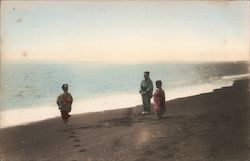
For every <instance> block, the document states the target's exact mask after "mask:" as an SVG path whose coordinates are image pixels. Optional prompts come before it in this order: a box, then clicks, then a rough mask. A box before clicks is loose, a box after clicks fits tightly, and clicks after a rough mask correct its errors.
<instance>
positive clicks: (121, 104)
mask: <svg viewBox="0 0 250 161" xmlns="http://www.w3.org/2000/svg"><path fill="white" fill-rule="evenodd" d="M232 83H233V82H232V81H219V80H218V81H217V82H216V83H205V84H197V85H192V86H184V87H179V88H174V89H171V88H170V89H168V88H166V89H165V92H166V100H172V99H176V98H180V97H187V96H192V95H197V94H201V93H208V92H212V91H213V90H214V89H217V88H221V87H224V86H231V85H232ZM139 104H141V96H140V95H139V93H122V94H116V95H110V96H102V97H96V98H91V99H87V100H75V101H74V103H73V106H72V112H71V114H80V113H88V112H97V111H104V110H111V109H120V108H127V107H134V106H136V105H139ZM58 116H60V112H59V110H58V107H57V106H56V104H55V103H50V104H48V105H44V106H39V107H29V108H19V109H13V110H8V111H2V112H1V128H5V127H10V126H16V125H25V124H28V123H31V122H36V121H41V120H45V119H49V118H55V117H58Z"/></svg>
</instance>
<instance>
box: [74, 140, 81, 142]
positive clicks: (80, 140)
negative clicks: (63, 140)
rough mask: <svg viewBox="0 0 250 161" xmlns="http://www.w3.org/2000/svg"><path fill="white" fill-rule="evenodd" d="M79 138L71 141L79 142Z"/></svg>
mask: <svg viewBox="0 0 250 161" xmlns="http://www.w3.org/2000/svg"><path fill="white" fill-rule="evenodd" d="M80 141H81V140H80V139H74V140H73V142H80Z"/></svg>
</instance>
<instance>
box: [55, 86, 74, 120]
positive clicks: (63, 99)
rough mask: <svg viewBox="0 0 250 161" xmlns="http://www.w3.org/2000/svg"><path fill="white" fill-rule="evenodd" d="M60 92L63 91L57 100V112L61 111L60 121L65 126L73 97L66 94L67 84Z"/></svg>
mask: <svg viewBox="0 0 250 161" xmlns="http://www.w3.org/2000/svg"><path fill="white" fill-rule="evenodd" d="M62 90H63V91H64V92H63V94H61V95H59V96H58V98H57V105H58V107H59V110H60V111H61V115H62V119H63V122H64V124H65V125H66V124H67V122H68V119H69V118H70V116H71V115H69V113H70V111H71V105H72V102H73V97H72V96H71V94H70V93H69V92H68V84H63V86H62Z"/></svg>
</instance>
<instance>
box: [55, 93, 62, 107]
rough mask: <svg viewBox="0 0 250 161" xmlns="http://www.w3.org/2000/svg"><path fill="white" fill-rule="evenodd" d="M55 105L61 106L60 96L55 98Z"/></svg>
mask: <svg viewBox="0 0 250 161" xmlns="http://www.w3.org/2000/svg"><path fill="white" fill-rule="evenodd" d="M56 103H57V105H58V106H61V105H62V98H61V95H59V96H58V97H57V100H56Z"/></svg>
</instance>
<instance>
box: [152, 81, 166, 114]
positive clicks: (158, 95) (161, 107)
mask: <svg viewBox="0 0 250 161" xmlns="http://www.w3.org/2000/svg"><path fill="white" fill-rule="evenodd" d="M155 84H156V88H157V89H156V91H155V93H154V111H155V113H156V114H157V117H158V118H159V119H161V115H162V114H163V113H164V112H165V111H166V107H165V92H164V90H163V89H162V82H161V81H160V80H158V81H156V83H155Z"/></svg>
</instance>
